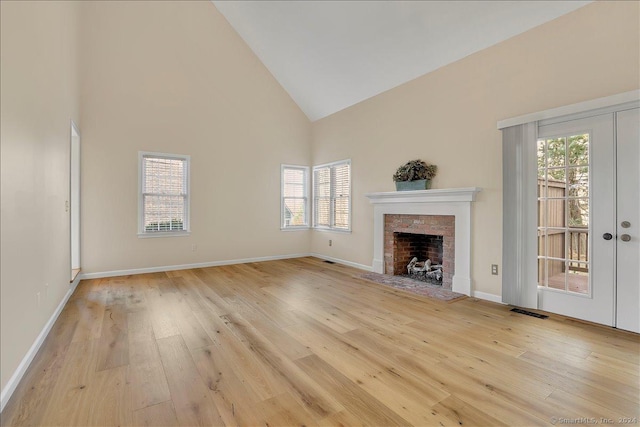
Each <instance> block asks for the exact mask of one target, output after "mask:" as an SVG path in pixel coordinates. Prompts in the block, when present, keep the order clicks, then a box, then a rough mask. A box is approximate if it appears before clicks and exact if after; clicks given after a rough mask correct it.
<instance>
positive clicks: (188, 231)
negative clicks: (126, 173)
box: [138, 151, 191, 238]
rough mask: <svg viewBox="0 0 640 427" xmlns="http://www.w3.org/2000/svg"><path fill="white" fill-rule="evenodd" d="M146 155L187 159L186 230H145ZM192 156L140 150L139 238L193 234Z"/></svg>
mask: <svg viewBox="0 0 640 427" xmlns="http://www.w3.org/2000/svg"><path fill="white" fill-rule="evenodd" d="M146 157H152V158H160V159H171V160H182V161H185V162H186V163H185V169H186V171H185V172H186V173H185V181H186V182H185V187H186V192H185V196H184V198H185V208H184V209H185V212H184V220H183V222H184V228H185V229H184V230H176V231H153V232H151V231H145V226H144V193H143V182H144V176H143V175H144V172H143V169H144V167H143V162H144V159H145V158H146ZM190 214H191V156H189V155H185V154H169V153H158V152H153V151H138V238H154V237H183V236H189V235H191V217H190Z"/></svg>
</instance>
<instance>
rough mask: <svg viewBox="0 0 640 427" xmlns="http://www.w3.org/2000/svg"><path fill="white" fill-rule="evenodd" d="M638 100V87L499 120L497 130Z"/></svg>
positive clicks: (639, 92)
mask: <svg viewBox="0 0 640 427" xmlns="http://www.w3.org/2000/svg"><path fill="white" fill-rule="evenodd" d="M638 100H640V89H638V90H632V91H629V92H623V93H618V94H616V95H611V96H605V97H603V98H597V99H591V100H589V101H584V102H578V103H576V104H571V105H564V106H562V107H557V108H551V109H548V110H543V111H538V112H535V113H529V114H524V115H522V116H517V117H511V118H509V119H504V120H499V121H498V130H500V129H504V128H508V127H511V126H517V125H522V124H525V123H530V122H536V121H540V120H545V119H552V118H556V117H560V116H568V115H572V114H579V113H584V112H587V111H593V110H598V109H600V108H607V107H613V106H616V105H620V104H625V103H627V102H634V101H635V102H637V101H638Z"/></svg>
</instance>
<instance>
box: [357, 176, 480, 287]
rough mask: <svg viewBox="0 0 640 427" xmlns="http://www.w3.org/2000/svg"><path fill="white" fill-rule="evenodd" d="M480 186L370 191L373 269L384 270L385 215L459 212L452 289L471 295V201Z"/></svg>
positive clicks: (473, 199)
mask: <svg viewBox="0 0 640 427" xmlns="http://www.w3.org/2000/svg"><path fill="white" fill-rule="evenodd" d="M480 191H482V189H481V188H479V187H469V188H447V189H437V190H417V191H393V192H387V193H369V194H365V196H366V197H367V198H368V199H369V202H370V203H371V204H373V205H374V206H373V263H372V264H373V271H374V272H376V273H382V274H384V216H385V215H388V214H399V215H453V216H455V235H456V237H455V248H456V249H455V271H454V275H453V283H452V289H451V290H452V291H454V292H458V293H461V294H464V295H471V289H472V286H471V202H473V201H475V199H476V194H477V193H478V192H480Z"/></svg>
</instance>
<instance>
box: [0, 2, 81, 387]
mask: <svg viewBox="0 0 640 427" xmlns="http://www.w3.org/2000/svg"><path fill="white" fill-rule="evenodd" d="M0 17H1V22H0V31H1V33H0V42H1V45H0V67H1V68H0V94H1V96H0V111H1V117H0V147H1V148H0V151H1V152H0V157H1V159H2V160H1V161H2V163H1V178H0V182H1V186H2V187H1V188H2V196H1V197H2V200H1V202H0V206H1V210H2V211H1V218H2V219H1V228H2V246H1V250H0V256H1V258H0V264H1V268H0V270H1V280H0V316H1V317H0V327H1V330H0V373H1V375H0V377H1V378H0V384H1V388H2V389H4V388H5V386H6V385H7V381H8V380H9V378H10V377H11V375H13V373H14V371H15V370H16V368H17V367H18V364H19V363H20V361H21V360H22V358H23V357H24V355H25V354H26V352H27V351H28V349H29V347H30V346H31V345H32V344H33V342H34V340H35V339H36V337H37V336H38V334H39V333H40V331H41V330H42V329H43V327H44V325H45V324H46V322H47V320H48V319H49V318H50V317H51V315H52V314H53V312H54V311H55V309H56V307H57V306H58V304H59V303H60V301H61V300H62V299H63V298H64V295H65V294H66V292H67V291H68V289H69V277H70V274H71V273H70V247H69V241H70V230H69V215H68V213H67V212H65V201H66V200H68V198H69V149H70V145H69V144H70V121H71V120H72V119H74V120H76V121H77V119H78V90H77V84H76V82H77V73H76V68H77V67H76V43H75V40H76V29H77V25H76V18H77V4H76V3H74V2H6V1H2V2H0ZM46 283H48V284H49V287H48V291H47V290H45V284H46ZM37 292H40V293H41V303H40V307H38V306H37V300H36V293H37Z"/></svg>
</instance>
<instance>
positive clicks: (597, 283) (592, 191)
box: [538, 109, 640, 332]
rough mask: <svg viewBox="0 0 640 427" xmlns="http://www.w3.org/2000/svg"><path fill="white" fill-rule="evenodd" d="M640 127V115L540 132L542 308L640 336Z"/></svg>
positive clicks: (609, 117)
mask: <svg viewBox="0 0 640 427" xmlns="http://www.w3.org/2000/svg"><path fill="white" fill-rule="evenodd" d="M639 127H640V120H639V116H638V109H635V110H628V111H623V112H618V113H611V114H604V115H600V116H595V117H590V118H585V119H579V120H571V121H566V122H562V123H556V124H551V125H546V126H540V127H539V132H538V204H539V215H538V217H539V219H538V286H539V288H538V289H539V292H538V306H539V308H541V309H543V310H546V311H550V312H554V313H559V314H564V315H567V316H571V317H576V318H579V319H584V320H589V321H592V322H596V323H601V324H605V325H610V326H616V327H619V328H622V329H627V330H632V331H636V332H638V331H639V329H640V315H639V314H638V310H639V308H640V292H639V290H638V288H639V286H640V256H639V254H640V250H639V242H638V237H639V235H640V233H639V232H638V230H639V229H640V214H639V213H638V212H639V210H638V209H639V204H640V202H639V198H640V173H639V172H638V169H639V166H640V148H639V145H640V139H639V137H640V135H639ZM623 221H626V222H624V223H623ZM627 223H628V224H627ZM627 236H628V238H627Z"/></svg>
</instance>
